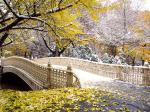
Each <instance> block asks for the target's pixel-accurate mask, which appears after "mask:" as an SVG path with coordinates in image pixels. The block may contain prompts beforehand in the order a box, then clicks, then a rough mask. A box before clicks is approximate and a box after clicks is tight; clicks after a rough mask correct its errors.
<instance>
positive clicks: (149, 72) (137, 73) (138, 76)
mask: <svg viewBox="0 0 150 112" xmlns="http://www.w3.org/2000/svg"><path fill="white" fill-rule="evenodd" d="M39 61H41V62H39V63H45V62H46V61H48V59H46V58H43V59H40V60H39ZM50 61H51V63H52V64H54V65H62V66H65V65H68V64H70V65H71V66H72V67H73V68H77V69H81V70H85V71H88V72H91V73H95V74H99V75H101V76H105V77H109V78H112V79H118V80H122V81H125V82H129V83H132V84H137V85H150V68H149V67H146V66H134V67H133V66H128V65H116V64H105V63H98V62H92V61H88V60H82V59H77V58H68V57H51V58H50Z"/></svg>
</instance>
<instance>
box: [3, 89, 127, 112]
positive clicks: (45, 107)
mask: <svg viewBox="0 0 150 112" xmlns="http://www.w3.org/2000/svg"><path fill="white" fill-rule="evenodd" d="M118 99H119V96H118ZM0 102H1V103H0V111H2V112H14V111H15V112H51V111H53V112H54V111H57V112H60V111H67V112H79V111H82V112H83V111H84V112H86V111H95V112H99V111H109V112H114V111H116V110H118V111H119V110H120V111H124V112H128V111H126V110H128V108H127V105H126V103H124V102H122V103H120V102H118V101H116V100H115V96H114V95H113V94H112V93H109V92H105V91H100V90H96V89H78V88H64V89H51V90H40V91H29V92H21V91H13V90H1V91H0ZM118 106H119V109H117V107H118Z"/></svg>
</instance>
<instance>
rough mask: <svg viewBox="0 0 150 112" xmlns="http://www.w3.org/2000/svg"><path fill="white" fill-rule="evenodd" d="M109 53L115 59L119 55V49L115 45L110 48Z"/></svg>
mask: <svg viewBox="0 0 150 112" xmlns="http://www.w3.org/2000/svg"><path fill="white" fill-rule="evenodd" d="M108 53H109V54H110V55H112V56H114V57H115V56H116V55H117V47H116V46H114V45H110V46H108Z"/></svg>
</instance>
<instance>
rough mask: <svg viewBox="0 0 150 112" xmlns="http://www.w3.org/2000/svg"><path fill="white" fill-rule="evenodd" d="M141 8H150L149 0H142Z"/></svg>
mask: <svg viewBox="0 0 150 112" xmlns="http://www.w3.org/2000/svg"><path fill="white" fill-rule="evenodd" d="M142 6H143V7H142V10H150V0H143V4H142Z"/></svg>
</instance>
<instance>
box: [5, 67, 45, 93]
mask: <svg viewBox="0 0 150 112" xmlns="http://www.w3.org/2000/svg"><path fill="white" fill-rule="evenodd" d="M10 73H11V74H13V75H16V76H17V77H18V78H20V79H21V80H22V81H23V82H24V83H26V85H28V87H29V88H30V89H31V90H36V89H41V88H42V87H41V86H40V85H39V84H38V83H36V81H34V79H32V77H31V75H30V74H29V73H27V72H25V71H23V70H21V69H19V68H16V67H13V66H5V67H4V68H3V74H2V77H5V76H4V75H6V74H10ZM14 80H15V79H14Z"/></svg>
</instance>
